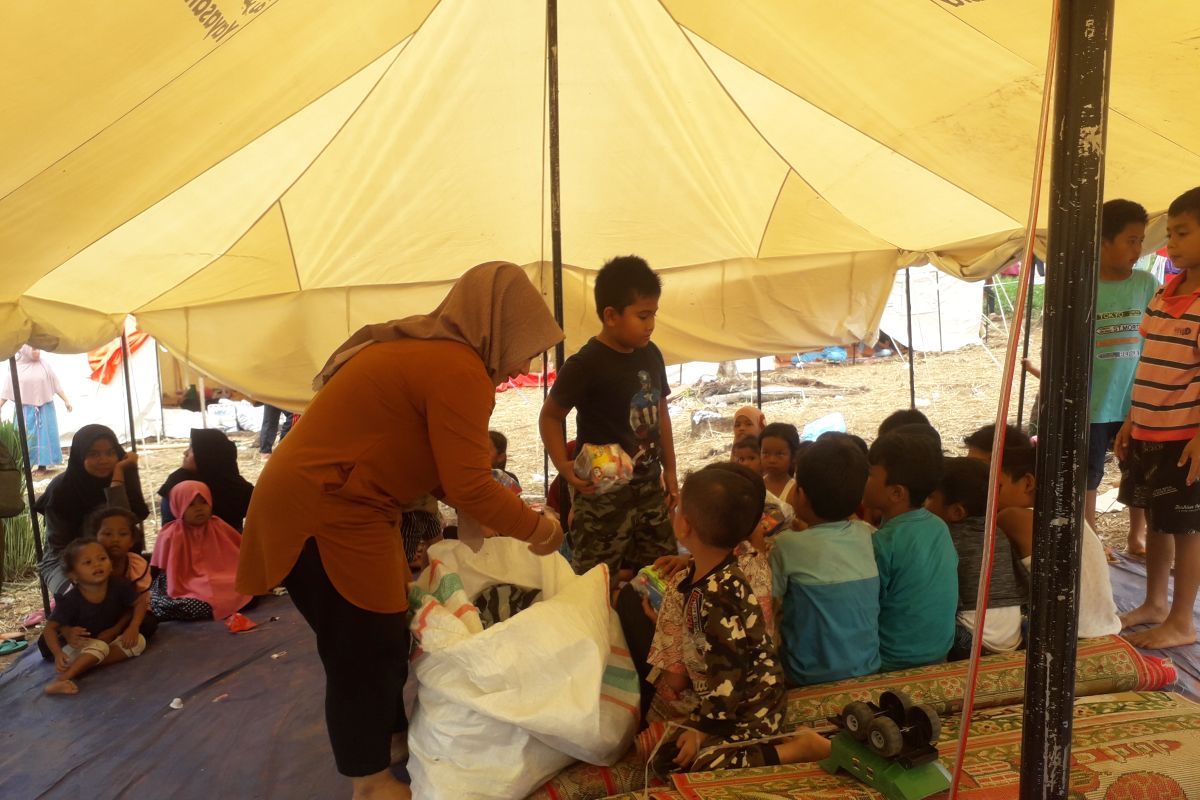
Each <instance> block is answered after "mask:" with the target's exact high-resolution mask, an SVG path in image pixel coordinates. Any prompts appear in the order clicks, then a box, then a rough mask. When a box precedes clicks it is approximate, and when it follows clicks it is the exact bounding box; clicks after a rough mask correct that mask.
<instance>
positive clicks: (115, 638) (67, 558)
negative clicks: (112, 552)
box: [38, 539, 146, 694]
mask: <svg viewBox="0 0 1200 800" xmlns="http://www.w3.org/2000/svg"><path fill="white" fill-rule="evenodd" d="M62 560H63V570H64V571H65V572H66V573H67V577H69V578H70V579H71V584H72V585H71V588H69V589H68V590H67V591H65V592H63V593H62V594H60V595H59V596H58V597H57V598H56V601H55V606H54V610H53V611H51V612H50V617H49V619H47V620H46V629H45V630H44V631H43V632H42V636H41V638H40V639H39V640H38V648H39V649H40V650H41V652H42V656H43V657H44V658H47V659H53V660H54V668H55V669H56V670H58V673H59V674H58V677H56V678H55V679H54V680H53V681H51V682H50V683H49V684H48V685H47V686H46V694H78V693H79V686H77V685H76V683H75V678H78V677H79V676H80V675H82V674H83V673H85V672H87V671H88V670H90V669H93V668H95V667H98V666H100V665H101V664H116V663H118V662H120V661H124V660H126V659H128V658H134V657H136V656H140V655H141V654H142V651H143V650H145V649H146V639H145V637H143V636H142V634H141V633H139V632H138V629H139V627H140V626H141V623H142V618H143V617H144V616H145V614H146V606H145V604H141V603H138V601H137V591H136V590H135V589H134V588H133V585H132V584H130V583H129V581H127V580H125V579H124V578H116V577H113V574H112V561H110V560H109V557H108V551H107V550H105V549H104V546H103V545H101V544H100V543H99V542H97V541H96V540H95V539H76V540H75V541H73V542H71V543H70V544H68V545H67V547H66V549H64V550H63V554H62ZM64 640H65V644H64Z"/></svg>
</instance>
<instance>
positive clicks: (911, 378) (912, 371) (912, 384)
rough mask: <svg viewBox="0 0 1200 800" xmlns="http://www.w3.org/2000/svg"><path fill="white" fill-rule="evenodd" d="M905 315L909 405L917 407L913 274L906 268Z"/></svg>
mask: <svg viewBox="0 0 1200 800" xmlns="http://www.w3.org/2000/svg"><path fill="white" fill-rule="evenodd" d="M904 316H905V317H906V318H907V321H908V407H909V408H916V407H917V370H916V365H915V364H914V363H913V335H912V276H911V275H910V274H909V272H908V267H905V268H904Z"/></svg>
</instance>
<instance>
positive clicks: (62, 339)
mask: <svg viewBox="0 0 1200 800" xmlns="http://www.w3.org/2000/svg"><path fill="white" fill-rule="evenodd" d="M18 309H19V310H18V313H19V314H20V316H21V317H22V318H23V319H24V320H25V323H24V325H22V327H26V326H27V327H26V329H27V330H28V331H29V336H28V337H27V338H28V342H29V344H31V345H33V346H34V347H37V348H38V349H41V350H49V351H51V352H55V353H82V352H84V351H87V350H91V349H93V348H96V347H99V346H100V345H102V344H104V343H105V342H111V341H112V340H113V339H114V338H116V337H118V336H120V335H121V326H122V325H123V324H124V322H125V317H126V315H125V314H123V313H120V314H105V313H103V312H100V311H96V310H94V309H91V308H86V307H82V306H75V305H68V304H66V303H58V302H55V301H53V300H44V299H42V298H38V297H28V296H26V297H22V298H21V299H20V301H19V305H18ZM6 330H7V328H6ZM20 344H25V342H20V343H19V344H18V347H19V346H20ZM17 349H18V348H17V347H14V348H13V350H12V351H10V352H7V353H3V352H0V355H7V356H11V355H12V353H13V352H15V351H16V350H17Z"/></svg>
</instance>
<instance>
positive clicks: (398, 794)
mask: <svg viewBox="0 0 1200 800" xmlns="http://www.w3.org/2000/svg"><path fill="white" fill-rule="evenodd" d="M351 782H352V783H353V784H354V798H353V800H412V790H411V789H409V788H408V786H406V785H405V784H403V783H401V782H400V781H398V780H396V776H395V775H393V774H392V773H391V770H386V769H385V770H383V771H382V772H376V773H375V774H374V775H368V776H366V777H365V778H351Z"/></svg>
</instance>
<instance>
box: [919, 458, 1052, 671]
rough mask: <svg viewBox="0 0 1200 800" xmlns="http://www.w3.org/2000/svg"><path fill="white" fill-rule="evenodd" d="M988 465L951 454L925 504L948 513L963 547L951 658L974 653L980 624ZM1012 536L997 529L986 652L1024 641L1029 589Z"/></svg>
mask: <svg viewBox="0 0 1200 800" xmlns="http://www.w3.org/2000/svg"><path fill="white" fill-rule="evenodd" d="M987 497H988V465H987V464H986V463H984V462H982V461H979V460H977V459H974V458H966V457H959V458H947V459H945V460H944V462H943V466H942V480H941V482H940V483H939V484H938V488H936V489H934V490H933V492H932V493H931V494H930V495H929V497H928V498H926V500H925V508H927V509H928V510H930V511H932V512H933V513H934V514H936V515H938V516H939V517H941V518H942V521H943V522H945V523H946V525H947V526H948V527H949V528H950V538H951V540H953V542H954V549H955V550H956V551H957V552H958V615H957V617H956V619H957V623H958V624H957V625H956V627H955V631H954V646H953V647H952V648H950V655H949V660H950V661H961V660H962V659H964V658H970V656H971V639H972V637H973V636H974V633H975V629H976V627H978V626H977V625H976V619H977V616H976V608H975V601H976V600H977V596H978V593H979V581H980V574H981V569H982V566H983V533H984V526H985V524H986V522H987V518H986V514H987ZM1016 570H1017V567H1016V564H1015V562H1014V559H1013V554H1012V547H1011V545H1010V544H1009V542H1008V537H1007V536H1005V535H1004V534H1003V533H999V532H997V536H996V551H995V554H994V556H993V559H992V578H991V583H990V584H989V585H988V609H987V618H986V621H985V622H984V625H983V653H984V654H985V655H987V654H991V653H1009V652H1012V651H1013V650H1017V649H1019V648H1020V646H1021V606H1022V605H1024V604H1026V603H1028V602H1029V593H1028V591H1026V589H1025V587H1024V585H1023V584H1022V582H1021V581H1020V579H1019V577H1018V575H1017V571H1016Z"/></svg>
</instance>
